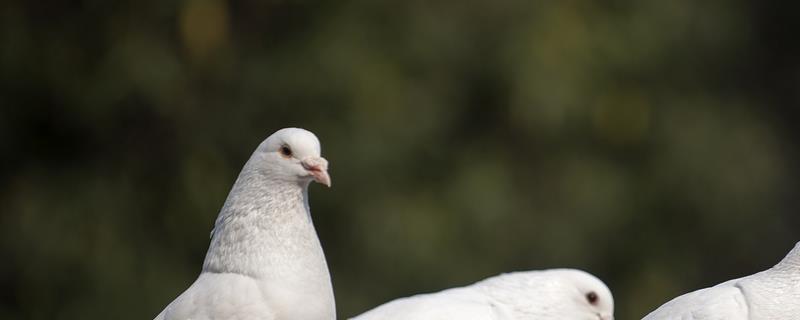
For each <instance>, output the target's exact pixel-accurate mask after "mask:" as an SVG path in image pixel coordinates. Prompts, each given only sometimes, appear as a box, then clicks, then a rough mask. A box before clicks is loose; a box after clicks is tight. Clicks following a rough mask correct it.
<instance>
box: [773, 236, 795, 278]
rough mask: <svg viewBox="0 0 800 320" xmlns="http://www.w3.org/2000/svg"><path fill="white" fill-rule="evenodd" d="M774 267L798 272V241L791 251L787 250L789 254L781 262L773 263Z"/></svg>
mask: <svg viewBox="0 0 800 320" xmlns="http://www.w3.org/2000/svg"><path fill="white" fill-rule="evenodd" d="M775 269H778V270H785V271H793V272H800V242H798V243H797V244H796V245H795V246H794V248H793V249H792V251H789V254H787V255H786V257H784V258H783V260H781V262H779V263H778V264H777V265H775Z"/></svg>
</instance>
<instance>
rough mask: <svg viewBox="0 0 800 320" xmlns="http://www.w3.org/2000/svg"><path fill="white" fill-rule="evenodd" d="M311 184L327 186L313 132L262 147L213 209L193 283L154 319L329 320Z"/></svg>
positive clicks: (283, 134)
mask: <svg viewBox="0 0 800 320" xmlns="http://www.w3.org/2000/svg"><path fill="white" fill-rule="evenodd" d="M311 181H316V182H318V183H321V184H324V185H327V186H330V183H331V181H330V177H329V176H328V161H327V160H325V159H324V158H322V157H321V156H320V144H319V140H317V137H316V136H314V134H313V133H311V132H309V131H306V130H303V129H297V128H287V129H282V130H279V131H277V132H275V133H274V134H272V135H271V136H269V137H268V138H267V139H266V140H264V142H262V143H261V144H260V145H259V146H258V148H257V149H256V151H255V152H253V155H252V156H251V157H250V160H248V161H247V163H246V164H245V165H244V168H242V172H241V173H240V174H239V177H238V178H237V179H236V183H234V185H233V188H232V189H231V192H230V194H228V198H227V200H225V204H224V205H223V206H222V210H220V213H219V216H218V217H217V221H216V223H215V225H214V231H213V232H212V237H211V245H210V246H209V248H208V253H207V254H206V259H205V262H204V263H203V270H202V272H201V273H200V276H199V277H198V278H197V280H195V282H194V283H193V284H192V285H191V286H190V287H189V288H188V289H186V291H184V292H183V293H182V294H181V295H180V296H178V298H176V299H175V300H174V301H172V303H170V304H169V305H168V306H167V307H166V308H165V309H164V311H162V312H161V313H160V314H159V315H158V316H156V320H190V319H191V320H215V319H216V320H221V319H237V320H255V319H259V320H333V319H335V318H336V312H335V307H334V300H333V290H332V288H331V279H330V275H329V273H328V265H327V263H326V262H325V255H324V254H323V252H322V246H321V245H320V242H319V239H318V238H317V233H316V231H315V230H314V225H313V224H312V222H311V214H310V211H309V207H308V185H309V184H310V182H311Z"/></svg>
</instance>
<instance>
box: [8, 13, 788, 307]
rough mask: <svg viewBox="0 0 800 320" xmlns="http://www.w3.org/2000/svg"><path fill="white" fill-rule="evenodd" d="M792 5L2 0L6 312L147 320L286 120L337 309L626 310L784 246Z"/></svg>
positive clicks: (655, 302)
mask: <svg viewBox="0 0 800 320" xmlns="http://www.w3.org/2000/svg"><path fill="white" fill-rule="evenodd" d="M798 9H800V8H798V5H797V4H796V3H794V2H780V1H758V2H756V1H754V2H746V1H735V0H734V1H702V2H701V1H692V0H673V1H662V0H643V1H605V2H602V4H600V3H596V1H472V0H462V1H439V2H435V3H434V2H430V1H416V0H409V1H384V2H376V1H327V2H321V1H320V2H314V1H236V2H230V3H228V2H224V1H221V0H185V1H101V0H86V1H22V0H5V1H3V2H2V3H1V4H0V28H1V29H0V106H2V108H1V109H0V163H2V167H0V208H2V215H0V237H1V238H0V255H1V256H2V257H3V258H2V262H1V263H0V286H2V288H0V318H3V319H151V318H152V317H153V316H155V315H156V314H157V313H158V312H160V311H161V309H162V308H163V307H164V306H165V305H166V304H167V303H169V302H170V301H171V300H172V299H173V298H174V297H175V296H177V295H178V294H179V293H180V292H181V291H183V290H184V289H185V288H186V287H187V286H188V285H189V284H190V283H191V282H192V281H193V280H194V278H195V277H196V276H197V274H198V272H199V270H200V267H201V263H202V260H203V257H204V254H205V251H206V248H207V245H208V241H209V239H208V236H209V231H210V230H211V227H212V225H213V222H214V218H215V216H216V214H217V212H218V210H219V208H220V207H221V205H222V202H223V201H224V199H225V197H226V195H227V192H228V189H229V188H230V186H231V184H232V183H233V181H234V179H235V177H236V175H237V174H238V171H239V169H240V168H241V166H242V165H243V164H244V161H245V160H246V159H247V158H248V157H249V155H250V153H251V152H252V151H253V149H254V148H255V147H256V145H257V144H258V143H259V142H260V141H261V140H262V139H264V138H265V137H267V136H268V135H269V134H271V133H272V132H274V131H275V130H277V129H279V128H282V127H287V126H299V127H304V128H307V129H310V130H312V131H313V132H315V133H316V134H317V135H318V136H319V138H320V140H321V141H322V145H323V155H324V156H325V157H326V158H328V160H329V161H330V163H331V175H332V179H333V188H332V189H325V188H321V187H319V186H317V185H315V186H312V187H311V206H312V208H313V215H314V219H315V223H316V226H317V230H318V232H319V235H320V238H321V240H322V243H323V246H324V247H325V250H326V253H327V256H328V263H329V265H330V267H331V273H332V276H333V282H334V288H335V292H336V298H337V308H338V311H339V315H340V317H341V318H344V317H346V316H353V315H355V314H358V313H360V312H363V311H365V310H367V309H369V308H371V307H373V306H376V305H378V304H380V303H383V302H385V301H387V300H390V299H392V298H396V297H400V296H406V295H410V294H414V293H419V292H426V291H435V290H440V289H443V288H446V287H452V286H460V285H465V284H469V283H471V282H474V281H476V280H479V279H482V278H485V277H488V276H491V275H495V274H498V273H501V272H506V271H512V270H528V269H543V268H553V267H576V268H581V269H585V270H588V271H590V272H592V273H594V274H596V275H597V276H599V277H600V278H602V279H603V280H604V281H606V283H607V284H608V285H609V287H610V288H611V289H612V291H613V292H614V295H615V298H616V302H617V303H616V306H617V313H616V315H617V319H623V320H624V319H638V318H639V317H641V316H643V315H644V314H646V313H647V312H649V311H650V310H652V309H654V308H655V307H657V306H659V305H660V304H662V303H664V302H665V301H667V300H668V299H670V298H672V297H674V296H676V295H679V294H681V293H684V292H687V291H690V290H694V289H697V288H701V287H705V286H710V285H713V284H716V283H719V282H721V281H724V280H727V279H731V278H734V277H739V276H742V275H746V274H751V273H754V272H757V271H760V270H763V269H766V268H768V267H770V266H771V265H773V264H775V263H776V262H777V261H779V260H780V259H781V258H782V257H783V256H784V255H785V254H786V252H788V251H789V249H790V248H791V247H792V246H793V245H794V243H795V242H796V241H798V240H800V218H798V213H797V212H796V206H797V200H796V197H797V192H798V182H797V181H798V178H799V177H800V175H799V174H798V170H797V164H798V163H800V159H798V156H800V155H799V154H798V150H797V147H796V144H795V141H796V139H797V138H798V133H799V131H798V126H797V125H796V123H797V121H796V120H797V115H798V112H800V110H798V107H800V104H798V102H800V64H799V63H798V61H800V60H799V59H798V57H800V48H799V47H798V45H799V44H800V41H798V38H797V32H798V31H800V28H798V21H800V19H798V17H797V14H796V13H797V12H800V11H799V10H798Z"/></svg>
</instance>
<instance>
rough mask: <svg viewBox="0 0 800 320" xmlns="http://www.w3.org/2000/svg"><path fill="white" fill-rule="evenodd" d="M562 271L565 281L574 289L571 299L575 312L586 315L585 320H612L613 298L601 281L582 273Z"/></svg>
mask: <svg viewBox="0 0 800 320" xmlns="http://www.w3.org/2000/svg"><path fill="white" fill-rule="evenodd" d="M564 271H566V272H565V273H564V279H565V281H566V282H567V283H568V284H569V285H571V286H572V287H573V289H574V291H572V293H573V294H572V297H571V298H572V302H573V303H574V305H575V308H576V310H581V311H583V313H585V314H587V317H586V319H587V320H588V319H592V320H612V319H614V297H613V296H612V295H611V290H609V289H608V287H607V286H606V285H605V284H604V283H603V281H600V279H598V278H597V277H595V276H593V275H591V274H588V273H586V272H583V271H579V270H564Z"/></svg>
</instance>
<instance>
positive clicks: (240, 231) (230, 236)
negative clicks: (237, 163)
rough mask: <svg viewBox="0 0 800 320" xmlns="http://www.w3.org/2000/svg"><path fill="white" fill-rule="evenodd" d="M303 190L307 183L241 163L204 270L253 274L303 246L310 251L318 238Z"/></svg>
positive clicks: (266, 270)
mask: <svg viewBox="0 0 800 320" xmlns="http://www.w3.org/2000/svg"><path fill="white" fill-rule="evenodd" d="M307 190H308V187H307V184H305V185H303V184H297V183H293V182H288V181H282V180H278V179H271V178H270V177H269V172H268V171H261V170H252V169H251V168H249V166H248V165H245V168H244V169H243V170H242V173H241V174H240V175H239V177H238V179H237V180H236V183H235V184H234V186H233V188H232V189H231V192H230V194H229V195H228V198H227V199H226V200H225V204H224V205H223V207H222V210H221V211H220V214H219V217H217V221H216V223H215V225H214V231H212V237H211V244H210V246H209V249H208V253H207V254H206V259H205V262H204V264H203V271H204V272H215V273H238V274H243V275H248V276H252V277H256V278H258V277H263V276H264V274H265V273H270V272H273V273H274V272H275V270H279V269H280V268H281V267H282V266H284V265H286V264H285V263H283V264H282V262H283V261H285V259H292V258H293V257H296V256H297V255H298V254H299V253H301V252H303V251H302V250H306V251H311V252H314V250H308V248H309V247H311V248H314V247H319V240H318V239H317V237H316V232H315V231H314V227H313V225H312V222H311V217H310V214H309V210H308V201H307V198H308V197H307V195H308V192H307ZM319 252H320V253H321V248H320V249H319ZM323 261H324V260H323Z"/></svg>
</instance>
